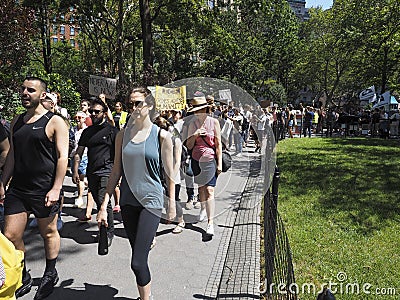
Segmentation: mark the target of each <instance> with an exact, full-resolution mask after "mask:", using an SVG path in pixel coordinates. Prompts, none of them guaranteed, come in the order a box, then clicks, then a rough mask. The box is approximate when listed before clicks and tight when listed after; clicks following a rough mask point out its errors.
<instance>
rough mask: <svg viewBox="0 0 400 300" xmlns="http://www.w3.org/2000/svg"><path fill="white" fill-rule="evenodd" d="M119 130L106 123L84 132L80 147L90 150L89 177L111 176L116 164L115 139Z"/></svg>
mask: <svg viewBox="0 0 400 300" xmlns="http://www.w3.org/2000/svg"><path fill="white" fill-rule="evenodd" d="M117 133H118V129H117V128H115V127H114V126H112V125H110V124H109V123H108V122H104V123H103V124H100V125H92V126H90V127H88V128H86V129H85V130H83V132H82V135H81V137H80V139H79V142H78V145H79V146H83V147H87V148H88V153H87V154H88V165H87V169H86V173H87V174H88V175H98V176H104V175H110V173H111V169H112V167H113V164H114V147H115V137H116V135H117Z"/></svg>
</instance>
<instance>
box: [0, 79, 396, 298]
mask: <svg viewBox="0 0 400 300" xmlns="http://www.w3.org/2000/svg"><path fill="white" fill-rule="evenodd" d="M188 98H189V99H188V107H187V108H186V109H182V110H180V109H172V110H167V111H161V112H159V111H157V110H156V103H155V99H154V97H153V96H152V94H151V92H150V90H148V89H147V88H146V87H138V88H134V89H132V91H131V92H130V93H129V95H128V96H127V99H126V101H117V102H116V103H114V104H113V105H114V107H113V109H112V110H111V109H110V106H109V105H108V103H107V99H106V97H105V95H104V94H100V95H99V96H98V97H91V98H89V99H86V98H85V99H82V101H81V103H80V107H79V110H78V111H77V112H76V113H75V114H74V115H73V116H72V117H71V116H70V114H69V112H68V111H67V110H66V109H65V108H63V107H62V106H61V103H62V102H61V99H62V96H61V95H60V94H59V93H57V92H49V91H48V90H47V85H46V82H45V81H43V80H42V79H40V78H37V77H28V78H26V79H25V80H24V82H23V85H22V90H21V101H22V105H23V106H24V108H25V109H26V111H25V112H24V113H22V114H20V115H17V116H16V117H15V118H14V119H13V120H12V122H11V124H10V132H7V131H6V130H5V128H4V127H3V125H2V124H1V123H0V168H1V169H2V174H1V178H0V208H3V207H4V224H0V225H4V227H3V226H2V228H1V229H2V232H4V235H5V237H6V238H8V240H10V241H11V242H12V244H13V245H14V247H15V248H16V249H17V250H19V251H22V252H24V251H25V245H24V241H23V235H24V231H25V227H26V224H27V222H28V219H29V216H30V214H31V213H32V214H33V215H34V217H35V219H33V221H32V222H31V223H30V224H29V226H31V227H33V226H37V227H38V230H39V232H40V235H41V237H42V239H43V244H44V249H45V260H46V263H45V269H44V272H43V276H42V278H41V280H40V283H39V287H38V289H37V291H36V294H35V296H34V299H44V298H46V297H47V296H48V295H50V294H51V293H52V292H53V289H54V286H55V285H56V283H57V282H58V280H59V278H58V273H57V269H56V263H57V257H58V254H59V250H60V235H59V231H60V230H61V229H62V226H63V223H62V219H61V209H62V206H63V201H64V197H63V182H64V177H65V176H66V174H67V170H70V172H71V174H72V180H73V182H74V183H75V184H76V188H77V193H76V197H75V199H74V206H75V207H76V208H79V209H82V215H81V216H80V217H79V218H78V219H77V222H88V221H91V220H92V210H93V208H94V204H96V207H97V210H98V212H97V217H96V221H97V223H98V224H99V226H102V225H104V226H106V228H107V229H106V231H107V242H108V246H111V245H112V241H113V238H114V214H116V213H120V214H121V217H122V221H123V225H124V228H125V231H126V234H127V237H128V240H129V243H130V246H131V252H132V257H131V269H132V271H133V272H134V274H135V278H136V283H137V288H138V292H139V294H140V298H139V299H142V300H148V299H152V298H151V274H150V270H149V266H148V256H149V251H150V250H151V248H152V247H154V245H155V243H156V238H155V236H156V232H157V228H158V224H159V223H160V219H161V218H164V219H165V220H166V221H167V222H168V223H174V229H173V230H172V233H174V234H179V233H181V232H182V231H183V230H184V229H185V227H186V223H185V215H184V209H185V210H192V209H199V213H198V221H199V222H203V221H205V220H207V227H206V229H205V235H207V236H208V237H210V238H212V236H213V235H214V222H213V221H214V215H215V196H214V189H215V186H216V184H217V181H218V177H219V175H220V174H221V172H222V153H223V150H224V151H225V150H228V151H230V152H231V153H232V155H234V156H236V157H240V156H242V153H243V149H244V148H246V147H247V148H248V149H247V150H248V151H249V149H254V150H252V151H254V152H261V149H262V145H263V140H264V138H265V136H266V130H267V129H268V128H272V129H273V132H274V134H275V139H276V140H280V139H284V138H293V137H294V134H295V132H296V131H299V127H300V132H301V133H302V134H303V135H304V136H309V137H311V135H312V134H313V133H314V134H317V133H322V132H323V131H324V129H325V130H326V136H332V134H333V133H334V132H339V133H340V131H341V130H342V127H341V126H339V124H340V122H341V119H340V118H341V117H343V116H346V115H349V114H345V113H344V112H343V111H340V110H336V109H332V108H331V109H329V108H328V109H325V108H314V107H311V106H307V107H303V106H302V104H300V105H299V107H298V109H294V107H293V106H292V105H288V106H286V107H281V108H280V107H278V106H269V107H266V108H262V107H260V106H259V105H256V106H253V105H250V104H244V105H241V104H238V103H237V102H236V106H234V105H232V104H229V103H228V104H223V103H216V102H215V101H214V97H213V96H212V95H205V94H204V93H202V92H199V91H197V92H195V93H194V94H193V95H190V96H189V97H188ZM109 102H110V100H109ZM299 115H300V124H299ZM356 120H357V122H360V124H368V130H369V131H370V133H371V135H372V136H375V135H377V134H381V133H382V122H386V121H388V120H391V124H393V128H392V127H390V132H394V134H395V135H397V134H398V127H399V120H400V115H399V113H398V111H397V112H393V113H391V114H390V115H387V114H386V113H385V112H384V111H382V110H376V109H375V110H374V111H373V112H371V113H368V112H366V111H359V112H358V113H357V117H356ZM391 126H392V125H391ZM250 139H251V141H252V142H254V148H253V147H249V145H250V143H249V142H250ZM182 184H184V187H185V188H186V199H185V200H186V202H185V203H182V201H181V199H180V198H181V187H182ZM195 187H197V196H196V192H195ZM85 190H86V205H85V201H84V199H85V197H84V195H85ZM111 199H113V200H114V204H113V203H112V201H111ZM163 211H165V213H163ZM1 212H2V211H0V213H1ZM0 215H1V214H0ZM0 264H1V261H0ZM0 270H1V268H0ZM32 282H33V280H32V278H31V276H30V274H29V271H27V268H26V263H25V261H23V268H22V274H21V284H20V286H18V289H16V290H15V296H16V297H20V296H23V295H25V294H27V293H29V292H30V290H31V288H32ZM3 283H4V282H3ZM0 284H1V278H0ZM16 288H17V286H16ZM8 291H9V290H8ZM0 295H2V294H1V289H0Z"/></svg>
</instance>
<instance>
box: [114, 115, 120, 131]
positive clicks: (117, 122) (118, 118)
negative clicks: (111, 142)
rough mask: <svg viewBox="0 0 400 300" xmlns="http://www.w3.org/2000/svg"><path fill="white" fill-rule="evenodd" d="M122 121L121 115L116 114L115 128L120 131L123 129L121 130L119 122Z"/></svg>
mask: <svg viewBox="0 0 400 300" xmlns="http://www.w3.org/2000/svg"><path fill="white" fill-rule="evenodd" d="M120 119H121V113H117V112H116V113H115V114H114V123H115V127H117V128H118V129H121V128H119V120H120Z"/></svg>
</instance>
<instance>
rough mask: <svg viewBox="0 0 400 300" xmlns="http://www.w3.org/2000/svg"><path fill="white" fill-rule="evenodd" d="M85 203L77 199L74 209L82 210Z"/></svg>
mask: <svg viewBox="0 0 400 300" xmlns="http://www.w3.org/2000/svg"><path fill="white" fill-rule="evenodd" d="M84 204H85V203H84V202H83V199H82V198H76V199H75V204H74V207H77V208H82V207H83V205H84Z"/></svg>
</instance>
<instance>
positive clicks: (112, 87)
mask: <svg viewBox="0 0 400 300" xmlns="http://www.w3.org/2000/svg"><path fill="white" fill-rule="evenodd" d="M89 94H90V95H93V96H98V95H100V94H104V95H106V98H108V99H115V96H116V95H117V79H113V78H107V77H101V76H95V75H90V78H89Z"/></svg>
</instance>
